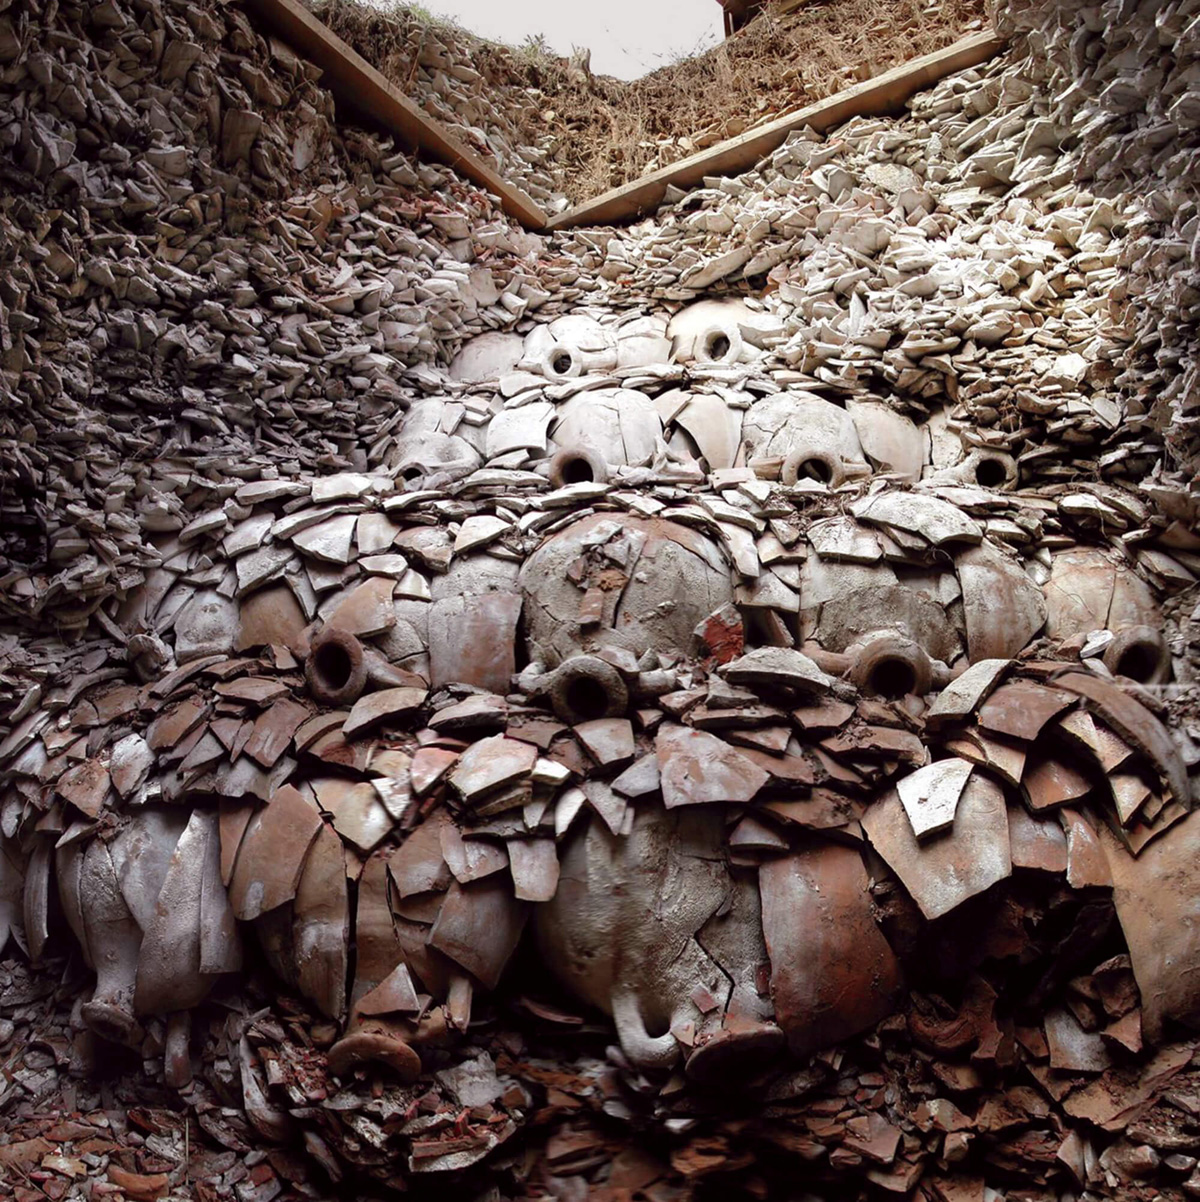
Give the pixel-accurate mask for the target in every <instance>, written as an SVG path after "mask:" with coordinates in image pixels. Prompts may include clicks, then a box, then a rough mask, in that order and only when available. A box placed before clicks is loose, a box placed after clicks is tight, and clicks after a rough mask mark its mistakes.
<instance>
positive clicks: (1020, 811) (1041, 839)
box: [1008, 805, 1068, 872]
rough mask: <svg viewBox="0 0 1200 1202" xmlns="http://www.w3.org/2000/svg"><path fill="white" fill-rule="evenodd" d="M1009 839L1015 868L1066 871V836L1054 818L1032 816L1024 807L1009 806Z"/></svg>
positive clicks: (1051, 816) (1050, 816)
mask: <svg viewBox="0 0 1200 1202" xmlns="http://www.w3.org/2000/svg"><path fill="white" fill-rule="evenodd" d="M1008 838H1009V845H1010V846H1011V848H1012V863H1013V867H1014V868H1036V869H1038V870H1039V871H1041V872H1066V871H1067V863H1068V860H1067V836H1066V835H1065V834H1064V833H1063V828H1062V827H1061V826H1060V825H1059V823H1058V821H1057V820H1056V818H1055V817H1054V816H1053V815H1048V816H1045V817H1043V816H1039V815H1035V814H1030V813H1029V811H1028V810H1026V809H1025V807H1024V806H1023V805H1010V806H1009V807H1008Z"/></svg>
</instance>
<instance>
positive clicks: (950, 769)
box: [896, 758, 974, 839]
mask: <svg viewBox="0 0 1200 1202" xmlns="http://www.w3.org/2000/svg"><path fill="white" fill-rule="evenodd" d="M973 768H974V765H973V764H970V763H968V762H967V761H966V760H960V759H957V758H954V759H948V760H935V761H934V762H933V763H932V764H926V765H925V767H924V768H918V769H917V771H916V772H913V773H910V774H909V775H908V776H905V777H902V778H901V779H900V780H898V781H897V782H896V791H897V792H898V793H899V794H900V801H901V802H902V803H903V805H904V812H905V813H906V814H907V815H908V820H909V822H910V823H911V824H912V828H913V834H915V835H916V836H917V838H918V839H920V838H924V837H925V836H926V835H933V834H936V833H937V832H938V831H943V830H945V829H946V828H947V827H949V826H952V825H953V824H954V813H955V811H956V810H957V809H958V799H959V797H960V796H961V795H962V791H963V789H964V788H965V787H966V784H967V778H968V777H969V776H970V775H971V772H972V770H973Z"/></svg>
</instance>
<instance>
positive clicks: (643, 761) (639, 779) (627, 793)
mask: <svg viewBox="0 0 1200 1202" xmlns="http://www.w3.org/2000/svg"><path fill="white" fill-rule="evenodd" d="M612 787H613V789H614V790H615V791H616V792H618V793H620V794H621V795H622V796H623V797H632V798H638V797H648V796H649V795H650V794H651V793H657V792H658V790H659V787H660V778H659V773H658V756H656V755H644V756H642V757H641V758H640V759H637V760H635V761H634V762H633V763H632V764H630V765H629V767H628V768H626V769H625V771H624V772H622V773H621V775H620V776H618V777H617V778H616V779H615V780H614V781H613V783H612Z"/></svg>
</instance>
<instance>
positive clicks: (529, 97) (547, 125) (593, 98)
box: [317, 0, 989, 202]
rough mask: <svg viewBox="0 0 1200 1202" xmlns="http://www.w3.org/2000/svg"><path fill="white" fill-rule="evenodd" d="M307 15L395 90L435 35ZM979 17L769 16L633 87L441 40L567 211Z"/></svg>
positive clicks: (931, 45) (530, 57)
mask: <svg viewBox="0 0 1200 1202" xmlns="http://www.w3.org/2000/svg"><path fill="white" fill-rule="evenodd" d="M697 2H700V3H703V2H704V0H697ZM708 2H710V3H711V0H708ZM317 11H318V13H319V14H320V15H321V16H322V18H323V19H324V20H326V21H327V22H328V23H329V25H330V26H331V28H333V29H334V31H335V32H337V33H338V34H339V35H340V36H341V37H343V38H345V39H346V40H347V41H348V42H350V43H351V45H353V46H354V47H355V49H357V50H358V51H359V53H361V54H363V55H364V57H366V58H367V59H368V60H369V61H371V62H372V63H374V64H375V65H376V66H377V67H378V68H379V69H380V70H381V71H382V72H383V73H384V74H385V75H387V76H388V77H389V78H390V79H392V80H393V81H394V82H395V83H397V84H398V85H399V86H400V87H401V88H405V87H411V84H412V79H413V75H414V74H415V72H416V70H417V69H418V68H417V56H418V54H419V53H420V47H421V44H422V41H423V39H424V38H426V37H429V36H433V37H437V36H439V30H441V29H443V28H444V27H440V26H438V25H437V24H436V23H433V24H431V23H430V20H429V18H428V17H427V16H425V15H423V14H422V13H421V12H420V10H417V11H416V12H414V11H413V10H411V9H408V8H405V7H403V6H401V7H398V8H397V9H395V10H393V11H392V12H390V13H383V12H381V11H380V10H378V9H372V8H366V7H364V6H363V5H360V4H359V3H357V2H356V0H328V2H326V3H322V4H320V5H319V6H318V7H317ZM988 19H989V13H988V0H944V2H940V3H939V2H937V0H932V2H931V0H820V2H818V0H808V2H807V3H804V4H803V5H802V6H801V7H800V8H799V9H797V10H796V11H794V12H791V13H789V14H787V15H783V16H781V15H777V14H776V13H775V12H773V11H772V10H771V9H770V8H768V9H767V11H766V12H764V13H763V14H762V15H761V16H759V17H757V18H756V19H755V20H753V21H752V22H750V24H749V25H747V26H746V28H744V29H743V30H742V31H740V32H739V33H738V34H736V35H735V36H734V37H732V38H729V39H727V40H726V41H725V42H723V43H722V44H721V45H719V46H717V47H716V48H715V49H713V50H710V51H708V52H707V53H705V54H702V55H699V56H697V57H695V58H688V59H685V60H683V61H681V62H679V63H676V64H673V65H672V66H668V67H663V68H662V69H660V70H658V71H655V72H653V73H652V74H650V75H647V76H645V77H644V78H642V79H639V80H635V81H634V82H632V83H626V82H623V81H621V80H615V79H610V78H607V77H604V76H593V77H591V78H587V79H583V80H581V79H580V78H579V76H578V74H577V73H573V72H570V71H568V65H567V60H566V59H558V58H555V57H553V56H551V55H548V54H546V53H545V52H544V51H541V50H539V49H538V48H537V46H536V45H534V46H528V47H526V48H525V49H524V50H521V49H514V48H512V47H505V46H497V45H494V44H492V43H487V42H482V41H480V40H479V39H476V38H474V37H473V35H469V34H466V33H464V32H463V31H461V30H457V29H452V30H446V31H445V34H444V36H447V37H450V38H451V39H452V40H454V41H456V42H460V43H464V44H467V43H469V45H470V51H469V53H470V61H471V65H472V66H473V67H474V68H475V69H476V70H477V71H480V72H481V73H482V74H483V75H484V77H485V78H486V79H487V80H488V81H489V84H490V87H491V89H492V94H493V96H494V98H495V103H496V104H497V105H498V106H500V107H504V108H505V109H506V110H507V111H508V115H509V117H510V119H511V121H512V124H513V125H514V126H515V127H516V130H517V132H518V135H519V136H520V138H521V140H522V141H523V142H526V143H528V144H532V145H540V146H544V147H546V149H547V150H548V151H549V166H550V168H551V170H552V171H553V173H554V175H555V177H556V181H557V183H558V186H559V189H560V190H561V191H562V192H563V193H564V194H565V195H566V196H567V197H568V198H569V199H570V200H571V201H572V202H577V201H580V200H584V199H587V198H588V197H591V196H594V195H596V194H597V193H599V192H603V191H605V190H606V189H608V188H613V187H617V186H619V185H620V184H623V183H626V182H628V181H629V180H631V179H636V178H637V177H638V176H640V175H643V174H645V173H646V172H647V171H651V170H654V169H655V168H657V167H661V166H665V165H666V164H668V163H672V162H675V161H677V160H678V159H681V158H685V157H687V156H688V155H689V154H693V153H695V152H696V151H698V150H702V149H704V148H705V147H707V146H711V145H713V144H714V143H716V142H719V141H721V140H722V139H724V138H730V137H735V136H736V135H737V134H739V133H742V132H743V131H745V130H747V129H750V128H752V127H753V126H755V125H757V124H759V123H761V122H764V121H769V120H771V119H773V118H774V117H777V116H779V115H780V114H782V113H785V112H788V111H790V110H792V109H796V108H800V107H802V106H804V105H806V104H812V103H813V102H815V101H817V100H821V99H824V98H825V97H826V96H829V95H832V94H833V93H834V92H837V91H840V90H841V89H842V88H845V87H847V86H849V85H851V84H853V83H857V82H859V81H861V80H864V79H869V78H871V77H872V76H874V75H877V74H879V73H880V72H882V71H886V70H888V69H889V68H891V67H894V66H897V65H899V64H900V63H903V62H906V61H908V60H909V59H912V58H915V57H917V56H918V55H921V54H927V53H929V52H930V51H933V50H939V49H941V48H942V47H944V46H947V45H949V44H950V43H951V42H953V41H954V40H956V39H957V38H959V37H962V36H963V35H964V34H965V33H967V32H968V31H969V30H970V29H972V28H978V27H979V23H980V22H983V21H987V20H988Z"/></svg>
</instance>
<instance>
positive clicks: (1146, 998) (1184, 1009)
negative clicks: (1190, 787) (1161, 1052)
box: [1099, 812, 1200, 1043]
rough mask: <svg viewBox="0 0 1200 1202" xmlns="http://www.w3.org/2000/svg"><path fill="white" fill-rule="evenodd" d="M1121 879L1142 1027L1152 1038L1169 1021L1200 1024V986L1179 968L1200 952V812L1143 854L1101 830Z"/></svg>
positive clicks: (1117, 893) (1118, 897)
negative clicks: (1199, 912)
mask: <svg viewBox="0 0 1200 1202" xmlns="http://www.w3.org/2000/svg"><path fill="white" fill-rule="evenodd" d="M1099 835H1100V839H1101V842H1102V844H1103V847H1104V852H1105V855H1106V856H1107V858H1108V865H1109V869H1110V870H1111V872H1112V878H1113V903H1114V904H1115V905H1116V908H1117V917H1118V919H1119V920H1120V922H1121V929H1122V931H1123V932H1124V934H1125V942H1126V943H1127V944H1128V946H1129V956H1130V959H1131V960H1132V961H1133V973H1134V976H1135V977H1136V978H1137V984H1138V990H1139V992H1140V994H1141V1000H1142V1027H1143V1029H1144V1031H1145V1034H1146V1039H1147V1040H1148V1041H1150V1042H1151V1043H1153V1042H1156V1041H1157V1040H1159V1039H1160V1038H1161V1035H1162V1030H1163V1024H1164V1022H1165V1021H1166V1020H1167V1019H1175V1020H1176V1021H1179V1022H1182V1023H1187V1024H1189V1025H1193V1026H1194V1025H1196V1024H1197V1023H1200V984H1198V983H1197V982H1196V980H1195V974H1194V973H1186V972H1180V971H1179V965H1181V964H1191V963H1194V962H1195V958H1196V957H1197V956H1200V924H1198V923H1197V922H1196V921H1195V907H1196V899H1197V897H1198V896H1200V883H1198V882H1197V880H1196V878H1197V875H1198V874H1200V857H1198V856H1197V841H1198V840H1200V814H1198V813H1196V812H1193V813H1192V814H1189V815H1188V816H1187V817H1186V818H1185V819H1184V820H1183V821H1181V822H1179V823H1177V824H1176V825H1175V826H1174V827H1172V829H1171V830H1169V831H1167V832H1166V834H1164V835H1163V836H1162V837H1161V838H1159V839H1156V840H1154V841H1153V842H1152V843H1150V844H1149V846H1147V847H1146V848H1145V849H1144V850H1143V851H1142V853H1141V854H1140V855H1139V856H1137V857H1136V858H1135V857H1134V856H1133V855H1131V854H1130V852H1129V851H1128V850H1127V849H1126V848H1125V847H1124V846H1123V845H1122V844H1121V843H1120V841H1119V840H1118V839H1117V838H1116V836H1115V835H1113V834H1112V832H1111V831H1110V830H1109V829H1108V828H1107V826H1106V825H1103V824H1102V825H1101V826H1100V830H1099Z"/></svg>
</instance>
